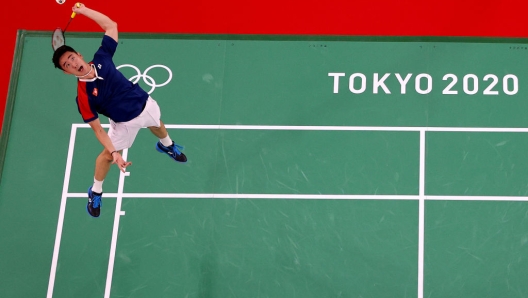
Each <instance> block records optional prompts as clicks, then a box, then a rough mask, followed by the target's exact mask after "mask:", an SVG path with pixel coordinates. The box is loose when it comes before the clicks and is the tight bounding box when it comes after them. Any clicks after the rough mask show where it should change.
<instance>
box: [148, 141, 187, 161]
mask: <svg viewBox="0 0 528 298" xmlns="http://www.w3.org/2000/svg"><path fill="white" fill-rule="evenodd" d="M156 150H158V151H159V152H161V153H165V154H167V155H168V156H169V157H170V158H172V159H174V160H175V161H178V162H186V161H187V156H185V154H183V152H181V151H180V150H183V147H182V146H180V145H176V144H174V142H172V145H170V146H169V147H165V146H163V144H162V143H161V142H158V143H156Z"/></svg>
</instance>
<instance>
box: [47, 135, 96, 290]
mask: <svg viewBox="0 0 528 298" xmlns="http://www.w3.org/2000/svg"><path fill="white" fill-rule="evenodd" d="M76 134H77V127H76V126H75V125H72V128H71V132H70V144H69V146H68V158H67V159H66V171H65V173H64V183H63V185H62V198H61V204H60V209H59V221H58V223H57V232H56V234H55V246H54V247H53V258H52V260H51V270H50V277H49V283H48V294H47V296H46V297H47V298H51V297H53V288H54V286H55V276H56V274H57V262H58V260H59V250H60V243H61V238H62V227H63V225H64V214H65V212H66V201H67V198H68V186H69V184H70V174H71V165H72V160H73V149H74V147H75V135H76ZM84 197H85V198H86V194H84Z"/></svg>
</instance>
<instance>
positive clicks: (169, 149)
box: [149, 120, 187, 162]
mask: <svg viewBox="0 0 528 298" xmlns="http://www.w3.org/2000/svg"><path fill="white" fill-rule="evenodd" d="M149 129H150V131H151V132H152V133H153V134H154V135H155V136H156V137H158V138H159V139H160V141H158V142H157V143H156V150H158V151H159V152H161V153H165V154H167V155H168V156H169V157H170V158H171V159H173V160H175V161H178V162H186V161H187V156H185V154H183V152H181V150H183V146H180V145H178V144H175V143H174V142H173V141H172V140H171V141H170V143H171V144H165V145H164V144H163V139H166V138H168V136H169V134H168V132H167V129H166V128H165V124H163V122H162V121H161V120H160V126H159V127H156V126H149ZM168 139H170V138H168Z"/></svg>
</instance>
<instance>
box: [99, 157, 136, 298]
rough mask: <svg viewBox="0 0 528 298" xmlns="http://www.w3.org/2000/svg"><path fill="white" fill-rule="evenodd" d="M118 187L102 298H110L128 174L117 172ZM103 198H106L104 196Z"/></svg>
mask: <svg viewBox="0 0 528 298" xmlns="http://www.w3.org/2000/svg"><path fill="white" fill-rule="evenodd" d="M127 156H128V149H124V150H123V154H122V157H123V159H124V160H127ZM119 173H120V174H119V186H118V187H117V199H116V207H115V215H114V229H113V231H112V243H111V245H110V258H109V260H108V271H107V274H106V287H105V293H104V298H110V291H111V289H112V277H113V274H114V262H115V254H116V247H117V234H118V233H119V220H120V218H121V216H122V215H125V213H124V211H121V204H122V203H123V188H124V186H125V177H126V176H129V175H130V173H129V172H125V173H123V172H119ZM105 197H107V196H106V195H105Z"/></svg>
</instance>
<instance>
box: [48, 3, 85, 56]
mask: <svg viewBox="0 0 528 298" xmlns="http://www.w3.org/2000/svg"><path fill="white" fill-rule="evenodd" d="M75 5H76V6H77V7H81V3H79V2H77V3H76V4H75ZM75 15H76V13H75V12H72V14H71V16H70V20H69V21H68V24H66V27H64V30H62V29H61V28H60V27H58V28H57V29H55V30H54V31H53V34H52V35H51V47H52V48H53V50H54V51H55V50H57V49H58V48H59V47H61V46H63V45H65V44H66V37H64V33H65V32H66V30H67V29H68V26H70V23H71V21H72V20H73V18H75Z"/></svg>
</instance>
